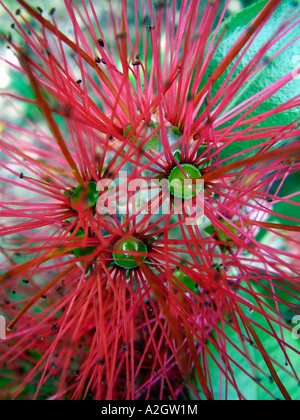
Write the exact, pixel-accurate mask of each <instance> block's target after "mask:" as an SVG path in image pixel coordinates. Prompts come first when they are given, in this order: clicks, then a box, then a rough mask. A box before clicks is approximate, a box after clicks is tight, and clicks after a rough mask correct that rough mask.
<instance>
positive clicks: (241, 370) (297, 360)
mask: <svg viewBox="0 0 300 420" xmlns="http://www.w3.org/2000/svg"><path fill="white" fill-rule="evenodd" d="M244 311H245V313H246V316H247V317H249V318H252V320H253V322H254V323H257V324H258V325H260V326H261V328H258V327H256V326H254V329H255V331H256V333H257V334H258V336H259V339H260V341H261V342H262V344H263V346H264V348H265V349H266V351H267V353H268V355H269V357H270V358H272V359H274V360H275V361H276V362H277V363H278V364H279V365H280V366H281V367H279V366H278V365H276V364H275V363H274V367H275V369H276V372H277V374H278V376H279V377H280V380H281V381H282V383H283V384H284V386H285V387H286V389H287V391H288V392H289V394H290V396H291V397H292V399H293V400H299V393H300V389H299V384H298V381H297V380H296V378H295V377H292V376H291V374H292V369H291V367H290V366H285V357H284V354H283V352H282V350H281V349H280V346H279V344H278V342H277V340H276V339H275V338H274V337H273V336H272V334H273V332H272V330H271V328H270V325H268V322H267V321H266V319H265V318H264V317H263V316H262V315H260V314H258V313H255V312H254V313H252V314H250V313H249V312H248V310H247V309H246V308H244ZM271 324H272V327H273V328H274V330H275V331H276V333H277V335H278V337H279V338H280V337H281V335H280V328H279V326H278V325H277V324H276V323H275V322H271ZM220 328H221V325H220ZM241 328H242V331H243V327H242V325H241ZM263 329H264V330H265V331H264V330H263ZM223 333H224V335H225V336H226V337H228V339H229V340H230V341H231V342H230V341H227V342H226V353H227V354H228V355H229V357H230V360H229V361H228V363H229V365H226V364H225V363H224V362H223V363H222V362H221V363H222V368H223V376H221V377H220V369H219V367H218V366H217V365H216V363H215V361H213V359H212V357H211V356H209V355H208V354H212V355H213V356H214V358H215V360H217V361H218V362H220V356H219V354H218V351H217V350H216V346H215V345H214V344H212V342H211V343H208V344H207V350H208V351H206V354H207V355H208V369H209V372H210V379H211V383H212V386H213V392H214V397H215V398H216V399H218V398H219V396H220V397H221V399H222V400H224V399H228V400H238V399H239V396H238V394H237V392H236V390H235V388H234V386H233V385H232V384H231V383H229V382H227V381H226V378H225V375H224V373H225V372H226V374H228V375H229V376H230V373H229V372H230V370H231V371H232V373H233V376H234V380H235V381H236V384H237V386H238V389H239V390H240V392H241V394H242V396H243V398H244V399H246V400H273V399H274V398H275V399H282V398H283V397H282V395H281V393H280V391H279V389H278V387H277V385H276V383H275V382H274V381H273V380H272V378H271V375H270V373H269V370H268V368H267V366H266V364H265V361H264V359H263V357H262V355H261V353H260V352H259V350H258V349H257V348H256V347H255V345H253V346H252V345H251V344H250V343H249V342H246V341H241V339H240V337H239V335H238V334H237V333H236V332H235V331H234V330H233V328H232V327H231V326H230V325H226V324H224V325H223ZM213 335H214V337H215V339H216V340H217V341H218V338H217V335H216V334H215V333H213ZM284 340H285V341H286V342H287V343H288V344H289V345H290V346H291V347H293V348H295V349H296V350H297V351H299V350H300V346H299V340H298V341H296V340H294V339H293V337H292V333H291V332H290V331H287V330H285V332H284ZM223 349H224V346H223ZM286 351H287V354H288V356H289V357H290V360H291V363H292V364H293V367H294V369H295V371H296V372H299V369H300V357H299V355H298V354H297V353H296V352H294V351H292V350H290V349H289V348H288V347H286ZM246 354H247V355H248V357H249V358H250V359H251V360H252V361H253V362H254V363H255V365H256V366H258V367H259V368H260V369H261V370H262V372H264V373H265V375H263V374H262V373H261V372H260V371H259V370H258V369H256V368H254V367H253V366H251V364H250V362H249V360H247V357H246ZM229 366H230V369H229ZM245 372H247V373H248V374H247V373H245ZM249 375H250V376H252V377H253V378H254V380H253V379H251V378H250V376H249ZM231 379H232V378H231ZM220 383H221V384H222V393H221V395H219V390H220ZM198 386H199V389H198V390H199V392H200V396H203V398H205V397H204V395H203V393H202V391H201V389H200V385H199V384H198ZM262 387H265V388H266V389H267V390H268V391H269V392H271V393H272V394H273V396H274V397H272V396H271V395H269V394H268V392H267V391H266V390H265V389H263V388H262ZM226 391H227V394H226Z"/></svg>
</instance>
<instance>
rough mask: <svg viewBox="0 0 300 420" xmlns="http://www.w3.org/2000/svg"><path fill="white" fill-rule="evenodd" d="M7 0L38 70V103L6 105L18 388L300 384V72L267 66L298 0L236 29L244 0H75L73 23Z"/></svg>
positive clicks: (19, 68)
mask: <svg viewBox="0 0 300 420" xmlns="http://www.w3.org/2000/svg"><path fill="white" fill-rule="evenodd" d="M0 3H1V5H2V7H3V8H4V9H5V11H6V13H7V15H9V16H10V17H11V19H13V22H14V23H13V29H14V31H15V33H14V35H13V36H12V38H11V37H9V39H6V41H9V48H10V49H11V51H12V52H13V54H15V56H16V57H17V58H18V60H19V64H15V63H14V62H10V63H9V64H11V66H12V67H13V68H14V71H15V74H16V75H17V77H21V76H22V77H25V78H26V77H27V80H28V81H29V82H28V83H29V87H30V89H29V91H30V94H29V95H28V97H24V96H23V95H22V94H21V93H18V92H10V93H3V94H2V96H3V97H4V98H5V100H6V101H7V102H8V104H9V105H10V109H12V110H14V112H15V113H16V112H17V111H16V110H15V104H16V103H19V102H21V103H22V104H23V105H26V107H31V109H32V112H33V114H34V118H31V117H29V118H28V116H27V115H24V114H23V113H22V112H21V114H20V123H16V122H14V121H9V119H8V118H7V119H6V118H3V120H2V121H1V124H2V125H3V131H2V134H1V138H0V149H1V152H2V153H3V157H2V160H1V162H0V166H1V168H2V169H3V175H1V181H2V183H3V188H2V191H1V203H0V208H1V212H0V215H1V221H0V235H1V237H2V241H3V243H2V245H1V252H2V254H3V261H2V262H1V264H2V269H3V274H2V275H1V277H0V284H1V288H2V290H3V292H2V296H3V298H2V300H1V311H3V313H4V314H5V315H6V317H7V318H8V319H9V320H10V324H9V330H10V333H9V334H8V338H7V341H6V342H4V343H1V348H0V362H1V363H2V366H3V377H4V378H5V380H6V381H7V384H6V385H5V387H3V390H2V394H3V397H9V398H16V397H21V398H33V397H34V398H50V399H64V398H73V399H87V398H94V399H112V398H119V399H125V398H126V399H138V398H140V399H145V398H146V399H149V398H160V399H164V398H169V397H171V398H173V399H177V398H180V397H181V398H182V397H183V398H197V399H214V398H220V399H222V398H236V397H238V398H240V399H244V398H249V393H248V390H247V389H246V388H244V387H243V381H245V380H247V381H249V382H251V383H253V384H255V385H257V386H258V388H259V389H260V392H262V393H263V395H264V396H271V397H273V398H278V397H281V396H283V397H284V398H286V399H290V398H291V395H290V389H289V388H291V386H290V385H289V384H288V383H285V382H286V381H283V380H282V379H281V378H280V377H281V374H284V375H285V377H290V378H291V381H294V382H291V383H292V384H293V385H292V387H293V386H294V384H295V383H298V382H299V379H298V376H297V370H298V369H297V366H298V365H297V363H296V362H295V355H296V356H299V351H298V350H297V348H296V345H295V343H293V342H291V340H290V339H289V337H288V335H289V334H291V329H292V328H291V325H290V323H291V320H292V318H291V317H292V316H293V315H295V314H297V313H299V274H300V269H299V265H298V264H296V263H295V261H297V255H298V254H297V249H298V247H299V240H298V237H297V235H298V232H299V218H298V217H297V208H298V207H299V204H298V203H297V202H296V201H295V200H294V199H293V198H294V197H298V194H299V189H298V188H297V187H296V188H295V190H294V191H292V192H291V191H290V190H289V189H287V187H286V186H287V184H288V183H289V180H291V179H293V177H296V176H297V173H298V169H299V165H300V161H299V135H300V129H299V123H298V121H297V115H298V114H297V112H298V111H299V106H300V98H299V82H298V81H297V78H295V69H294V68H291V69H289V70H284V73H283V74H279V75H275V76H270V75H269V69H270V68H271V67H270V66H272V63H273V64H274V62H276V60H278V59H280V58H281V57H282V56H284V55H285V54H286V53H287V51H290V49H291V48H295V46H297V45H299V33H298V35H297V30H298V29H297V28H298V26H297V24H298V22H297V21H296V20H295V19H292V20H291V19H289V18H287V15H286V14H285V13H283V10H284V7H285V8H286V7H287V6H288V7H293V5H292V2H290V1H289V0H285V1H284V2H283V3H284V4H281V2H280V1H278V0H270V1H268V2H267V3H266V2H263V4H262V3H260V4H259V5H258V4H257V5H254V6H253V8H252V9H250V12H249V15H247V16H248V18H247V22H246V24H243V25H238V26H236V23H235V22H234V18H233V19H232V20H231V21H229V22H227V24H223V23H222V21H223V19H224V17H225V15H226V10H227V8H228V5H229V2H227V3H226V4H225V5H224V7H221V2H220V1H209V2H207V4H206V6H205V8H204V10H201V4H200V1H192V2H183V4H182V5H181V8H180V10H179V11H178V10H177V6H176V2H172V3H171V2H164V1H163V2H161V1H160V2H156V3H155V5H154V4H152V3H151V2H138V1H131V2H129V1H126V0H125V1H122V2H118V1H111V2H108V3H107V5H106V6H105V7H104V6H103V9H102V6H101V7H100V8H99V10H97V9H96V3H95V4H93V2H92V1H90V2H84V1H83V2H81V4H80V5H79V3H78V4H77V3H76V2H73V1H71V0H66V1H65V2H64V4H65V11H66V14H67V18H68V19H67V20H68V25H69V28H70V32H71V33H70V36H68V35H66V33H65V32H63V30H62V29H61V28H60V25H59V23H58V21H57V18H56V16H55V11H54V9H51V10H50V11H49V16H47V17H46V16H45V13H43V11H42V10H41V9H40V8H39V9H34V8H32V7H31V6H30V5H29V4H28V3H27V2H26V1H24V0H17V3H18V5H19V7H20V8H18V9H17V11H16V14H15V15H13V13H11V11H10V10H9V8H8V7H7V6H6V4H5V2H4V1H1V2H0ZM129 3H130V4H129ZM101 4H102V3H101ZM220 10H221V13H219V11H220ZM274 16H275V17H276V16H277V18H276V19H275V20H276V22H277V21H279V24H277V26H276V25H275V27H274V25H273V24H272V20H271V19H273V18H274ZM278 16H279V17H278ZM282 16H283V18H282ZM240 17H241V18H243V19H245V16H244V15H241V16H240ZM270 22H271V23H270ZM270 24H271V25H273V31H272V33H270V32H269V31H270V28H269V25H270ZM266 27H268V28H269V29H268V31H267V33H268V34H270V36H267V37H266ZM234 29H235V31H236V32H235V35H233V32H234ZM2 38H3V39H5V37H4V36H2ZM228 40H229V41H228ZM228 42H229V44H230V45H229V47H228ZM272 69H273V67H272ZM296 72H298V69H297V70H296ZM260 77H261V78H262V77H264V80H265V82H264V83H265V84H264V85H263V87H261V85H260V84H257V83H256V81H257V80H258V79H259V78H260ZM24 80H25V79H24ZM24 83H25V82H24ZM291 86H293V88H295V87H296V88H297V87H298V91H295V92H293V94H290V90H286V89H287V88H290V87H291ZM287 93H288V94H287ZM278 95H281V96H283V99H282V98H281V100H279V99H278ZM273 100H274V102H273ZM37 109H38V110H40V111H41V114H42V115H43V119H41V118H40V117H36V115H35V112H36V110H37ZM45 123H47V124H45ZM2 169H1V172H2ZM286 206H289V207H288V208H289V209H290V210H288V212H286V209H283V207H284V208H286ZM291 233H292V235H291ZM274 346H275V347H276V349H278V350H279V352H277V353H276V354H272V353H271V352H270V349H271V348H273V347H274ZM216 378H217V379H216ZM270 378H271V381H272V382H273V386H272V388H270V387H268V386H267V385H266V381H270Z"/></svg>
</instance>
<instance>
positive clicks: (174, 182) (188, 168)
mask: <svg viewBox="0 0 300 420" xmlns="http://www.w3.org/2000/svg"><path fill="white" fill-rule="evenodd" d="M181 168H182V170H181ZM181 168H180V167H179V166H175V168H174V169H173V170H172V172H171V173H170V176H169V186H170V191H171V194H172V195H173V196H174V197H178V198H184V199H186V200H189V199H191V198H193V197H196V192H195V189H196V191H197V192H200V190H201V189H202V184H200V185H197V184H196V183H195V185H189V184H188V183H186V182H185V181H186V180H188V179H191V180H193V181H194V180H197V179H201V177H202V176H201V172H200V170H199V169H198V168H196V166H194V165H191V164H188V163H184V164H182V165H181ZM183 172H184V173H185V174H186V175H185V174H184V173H183ZM194 188H195V189H194Z"/></svg>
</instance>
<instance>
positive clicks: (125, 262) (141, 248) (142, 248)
mask: <svg viewBox="0 0 300 420" xmlns="http://www.w3.org/2000/svg"><path fill="white" fill-rule="evenodd" d="M117 251H123V252H124V253H122V254H120V253H119V252H117ZM132 252H134V253H135V252H138V253H140V256H139V257H140V258H141V259H142V260H143V261H145V259H146V257H147V252H148V249H147V246H146V245H145V244H144V242H142V241H141V240H140V239H137V238H134V237H130V238H127V239H124V240H121V241H119V242H118V243H117V244H116V247H115V252H114V254H113V258H114V262H115V264H116V265H117V266H119V267H121V268H125V269H133V268H137V267H138V264H137V263H136V261H135V259H134V257H135V255H132ZM136 257H137V256H136Z"/></svg>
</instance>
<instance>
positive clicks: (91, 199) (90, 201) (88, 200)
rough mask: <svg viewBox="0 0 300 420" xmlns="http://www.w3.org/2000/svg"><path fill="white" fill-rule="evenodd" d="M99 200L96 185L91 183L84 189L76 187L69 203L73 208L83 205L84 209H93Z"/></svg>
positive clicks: (93, 182)
mask: <svg viewBox="0 0 300 420" xmlns="http://www.w3.org/2000/svg"><path fill="white" fill-rule="evenodd" d="M98 198H99V191H98V187H97V183H96V182H95V181H91V182H90V183H89V184H88V185H86V186H85V187H83V186H81V185H78V186H77V187H76V188H75V189H74V190H73V193H72V196H71V203H72V207H73V208H78V207H80V205H82V203H84V209H85V210H87V209H90V208H92V207H95V206H96V204H97V200H98Z"/></svg>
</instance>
